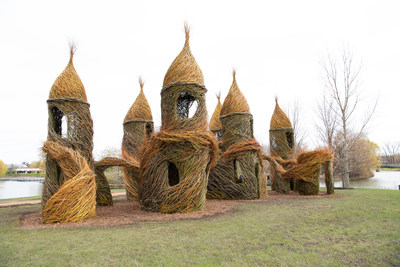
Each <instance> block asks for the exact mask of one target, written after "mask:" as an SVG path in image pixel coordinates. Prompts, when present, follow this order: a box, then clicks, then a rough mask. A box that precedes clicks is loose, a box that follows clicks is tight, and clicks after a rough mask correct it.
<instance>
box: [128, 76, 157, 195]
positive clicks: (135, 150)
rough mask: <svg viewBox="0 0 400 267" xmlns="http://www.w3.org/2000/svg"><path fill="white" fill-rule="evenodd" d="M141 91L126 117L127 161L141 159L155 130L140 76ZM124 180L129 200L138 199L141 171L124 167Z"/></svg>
mask: <svg viewBox="0 0 400 267" xmlns="http://www.w3.org/2000/svg"><path fill="white" fill-rule="evenodd" d="M139 84H140V93H139V95H138V96H137V98H136V100H135V102H134V103H133V105H132V106H131V108H130V109H129V111H128V113H127V114H126V116H125V119H124V123H123V126H124V137H123V139H122V157H123V158H124V159H125V160H127V161H132V160H133V161H139V160H140V153H141V149H142V147H143V144H144V142H146V141H147V140H148V139H149V138H150V137H151V135H152V134H153V132H154V124H153V116H152V114H151V109H150V105H149V103H148V102H147V99H146V96H145V95H144V92H143V86H144V82H143V80H142V78H141V77H139ZM123 171H124V182H125V188H126V195H127V198H128V200H133V199H138V186H139V185H138V184H139V172H138V171H137V172H136V171H133V170H131V169H128V168H125V167H123Z"/></svg>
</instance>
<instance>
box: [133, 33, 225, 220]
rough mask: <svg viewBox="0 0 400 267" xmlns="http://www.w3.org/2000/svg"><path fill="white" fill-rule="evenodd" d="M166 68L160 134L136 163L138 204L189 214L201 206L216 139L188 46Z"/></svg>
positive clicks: (201, 83)
mask: <svg viewBox="0 0 400 267" xmlns="http://www.w3.org/2000/svg"><path fill="white" fill-rule="evenodd" d="M185 32H186V41H185V45H184V47H183V49H182V51H181V53H180V54H179V55H178V56H177V57H176V59H175V60H174V61H173V63H172V64H171V66H170V68H169V69H168V71H167V73H166V75H165V78H164V84H163V89H162V90H161V120H162V121H161V131H160V132H158V133H156V134H154V135H153V137H152V138H151V139H150V141H149V143H147V144H146V147H145V149H144V152H143V155H142V156H141V162H140V165H141V166H140V174H139V182H140V185H139V186H140V194H139V198H140V204H141V207H142V208H143V209H145V210H149V211H161V212H164V213H174V212H190V211H196V210H201V209H202V208H203V206H204V202H205V197H206V191H207V181H208V174H209V170H210V160H211V157H212V155H213V154H214V151H215V150H216V146H217V140H216V138H215V137H214V136H213V134H212V133H211V132H210V131H209V130H208V123H207V108H206V98H205V93H206V92H207V90H206V88H205V87H204V80H203V74H202V72H201V70H200V68H199V66H198V65H197V62H196V60H195V59H194V57H193V55H192V53H191V51H190V47H189V29H188V27H187V26H186V27H185Z"/></svg>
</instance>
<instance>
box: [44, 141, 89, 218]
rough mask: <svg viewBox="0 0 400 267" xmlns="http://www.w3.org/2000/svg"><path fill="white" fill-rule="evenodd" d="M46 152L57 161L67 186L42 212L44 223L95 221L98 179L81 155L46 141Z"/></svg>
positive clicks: (64, 183)
mask: <svg viewBox="0 0 400 267" xmlns="http://www.w3.org/2000/svg"><path fill="white" fill-rule="evenodd" d="M43 151H44V152H46V153H47V154H48V157H49V158H51V159H53V160H55V161H56V162H57V163H58V164H59V166H60V168H61V170H62V171H63V174H64V182H63V183H62V185H61V187H60V188H59V189H58V191H57V192H56V193H55V194H54V195H53V196H52V197H51V198H50V199H49V200H48V201H47V202H46V204H45V207H44V209H43V210H42V217H43V222H44V223H55V222H62V223H64V222H79V221H81V220H83V219H87V218H90V217H93V216H94V215H95V209H96V182H95V175H94V173H93V171H92V170H91V168H90V167H89V165H88V163H87V161H86V159H85V158H84V157H82V156H81V155H80V154H79V153H78V152H76V151H73V150H72V149H69V148H67V147H65V146H62V145H60V144H58V143H55V142H51V141H46V142H45V143H44V146H43Z"/></svg>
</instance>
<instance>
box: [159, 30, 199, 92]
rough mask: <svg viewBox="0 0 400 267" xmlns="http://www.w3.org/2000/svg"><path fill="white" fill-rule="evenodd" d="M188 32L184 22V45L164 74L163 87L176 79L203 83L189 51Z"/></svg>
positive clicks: (197, 66)
mask: <svg viewBox="0 0 400 267" xmlns="http://www.w3.org/2000/svg"><path fill="white" fill-rule="evenodd" d="M189 32H190V29H189V26H188V25H187V24H186V23H185V35H186V38H185V45H184V46H183V49H182V51H181V52H180V53H179V55H178V56H177V57H176V58H175V60H174V61H173V62H172V64H171V66H170V67H169V69H168V71H167V73H166V74H165V76H164V83H163V87H165V86H166V85H168V84H170V83H173V82H177V81H184V82H194V83H198V84H201V85H204V78H203V73H202V72H201V69H200V67H199V65H198V64H197V62H196V60H195V58H194V56H193V55H192V52H191V51H190V46H189Z"/></svg>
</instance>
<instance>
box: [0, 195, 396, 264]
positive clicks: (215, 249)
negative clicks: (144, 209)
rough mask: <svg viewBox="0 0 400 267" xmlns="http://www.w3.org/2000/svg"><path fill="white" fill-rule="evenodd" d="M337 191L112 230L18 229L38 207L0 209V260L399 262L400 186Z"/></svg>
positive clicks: (130, 262)
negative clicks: (22, 218)
mask: <svg viewBox="0 0 400 267" xmlns="http://www.w3.org/2000/svg"><path fill="white" fill-rule="evenodd" d="M337 193H338V194H340V195H342V196H343V197H339V198H320V199H287V200H275V201H265V202H257V203H256V202H253V203H242V204H240V205H238V206H237V209H236V210H235V212H232V213H227V214H224V215H220V216H215V217H211V218H206V219H200V220H181V221H169V222H150V223H149V222H146V223H140V224H136V225H132V226H124V227H112V228H94V227H93V228H73V229H42V230H20V229H18V224H19V217H20V216H21V215H22V214H25V213H30V212H36V211H39V209H40V207H39V205H34V206H19V207H12V208H0V237H1V241H0V265H1V266H3V265H4V266H27V265H29V266H31V265H35V266H54V265H56V266H70V265H79V266H81V265H84V266H98V265H100V266H109V265H120V266H132V265H168V266H175V265H195V264H199V265H207V266H210V265H225V266H228V265H229V266H231V265H234V266H243V265H247V266H253V265H270V266H343V265H347V266H354V265H355V266H399V265H400V191H396V190H366V189H357V190H340V191H339V190H338V191H337Z"/></svg>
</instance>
